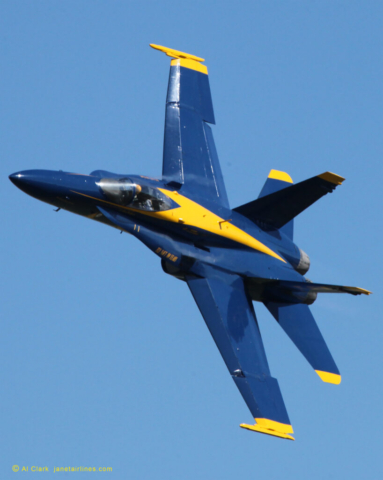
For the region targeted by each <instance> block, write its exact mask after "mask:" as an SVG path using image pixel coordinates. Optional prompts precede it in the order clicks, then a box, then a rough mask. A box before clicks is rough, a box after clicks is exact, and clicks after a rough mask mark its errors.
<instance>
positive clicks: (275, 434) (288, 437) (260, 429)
mask: <svg viewBox="0 0 383 480" xmlns="http://www.w3.org/2000/svg"><path fill="white" fill-rule="evenodd" d="M240 427H241V428H245V429H246V430H251V431H253V432H258V433H264V434H265V435H272V436H273V437H279V438H285V439H286V440H295V438H294V437H292V436H291V435H288V434H287V433H283V432H277V431H276V430H270V429H269V428H265V427H261V426H260V425H247V424H246V423H241V425H240Z"/></svg>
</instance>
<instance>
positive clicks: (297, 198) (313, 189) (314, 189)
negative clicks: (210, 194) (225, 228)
mask: <svg viewBox="0 0 383 480" xmlns="http://www.w3.org/2000/svg"><path fill="white" fill-rule="evenodd" d="M281 173H282V172H281ZM343 181H344V178H343V177H340V176H339V175H336V174H335V173H331V172H325V173H322V174H321V175H318V176H316V177H312V178H309V179H308V180H304V181H303V182H300V183H297V184H295V185H291V186H289V187H286V188H283V189H281V190H279V191H276V192H274V193H270V194H269V195H266V196H264V197H261V198H258V199H257V200H254V201H253V202H250V203H246V204H245V205H242V206H240V207H237V208H235V209H234V211H236V212H238V213H240V214H241V215H243V216H245V217H247V218H249V219H250V220H252V221H253V222H262V223H266V224H267V225H271V226H273V227H274V228H281V227H283V226H284V225H286V223H288V222H290V221H291V220H292V219H293V218H295V217H296V216H297V215H299V214H300V213H301V212H303V211H304V210H306V208H308V207H309V206H310V205H312V204H313V203H314V202H316V201H317V200H319V199H320V198H321V197H323V196H324V195H326V194H327V193H331V192H332V191H333V190H334V189H335V188H336V187H337V186H338V185H341V183H342V182H343Z"/></svg>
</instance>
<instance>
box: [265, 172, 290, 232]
mask: <svg viewBox="0 0 383 480" xmlns="http://www.w3.org/2000/svg"><path fill="white" fill-rule="evenodd" d="M292 183H293V180H292V178H291V177H290V175H289V174H288V173H285V172H280V171H279V170H271V171H270V173H269V176H268V177H267V180H266V182H265V184H264V185H263V188H262V190H261V193H260V194H259V197H258V198H261V197H265V196H266V195H270V193H275V192H278V191H279V190H282V189H283V188H286V187H289V186H290V185H291V184H292ZM280 230H281V232H282V233H284V234H285V235H286V236H287V237H289V238H290V239H291V240H293V236H294V220H290V222H288V223H286V225H284V226H283V227H282V228H281V229H280Z"/></svg>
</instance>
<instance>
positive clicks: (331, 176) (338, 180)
mask: <svg viewBox="0 0 383 480" xmlns="http://www.w3.org/2000/svg"><path fill="white" fill-rule="evenodd" d="M318 177H319V178H322V179H323V180H326V182H330V183H334V184H335V185H342V182H344V181H345V180H346V179H345V178H343V177H341V176H340V175H337V174H336V173H332V172H324V173H322V174H321V175H318Z"/></svg>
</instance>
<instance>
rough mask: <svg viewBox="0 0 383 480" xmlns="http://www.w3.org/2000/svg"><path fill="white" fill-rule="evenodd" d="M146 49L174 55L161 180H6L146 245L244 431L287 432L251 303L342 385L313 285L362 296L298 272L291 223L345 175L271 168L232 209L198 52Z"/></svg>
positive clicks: (44, 173) (39, 173)
mask: <svg viewBox="0 0 383 480" xmlns="http://www.w3.org/2000/svg"><path fill="white" fill-rule="evenodd" d="M151 46H152V47H153V48H155V49H157V50H160V51H162V52H164V53H166V55H168V56H169V57H171V58H172V60H171V63H170V76H169V85H168V92H167V99H166V115H165V137H164V150H163V166H162V178H150V177H146V176H141V175H119V174H116V173H111V172H108V171H104V170H96V171H94V172H92V173H91V174H90V175H82V174H75V173H66V172H62V171H49V170H26V171H21V172H17V173H14V174H13V175H10V177H9V178H10V180H11V181H12V182H13V183H14V184H15V185H16V186H17V187H19V188H20V189H21V190H23V191H24V192H25V193H27V194H29V195H31V196H32V197H35V198H37V199H38V200H42V201H43V202H46V203H49V204H51V205H55V206H56V207H58V209H65V210H68V211H70V212H73V213H77V214H79V215H83V216H84V217H87V218H91V219H92V220H96V221H98V222H102V223H105V224H106V225H109V226H111V227H115V228H117V229H119V230H122V231H125V232H127V233H130V234H131V235H134V236H135V237H137V238H138V239H139V240H140V241H141V242H143V243H144V244H145V245H146V246H147V247H148V248H149V249H150V250H152V251H153V252H154V253H155V254H156V255H157V256H158V257H159V258H160V259H161V265H162V268H163V270H164V271H165V272H166V273H168V274H169V275H173V276H174V277H176V278H178V279H180V280H182V281H184V282H186V284H187V286H188V287H189V289H190V291H191V293H192V295H193V297H194V300H195V301H196V303H197V305H198V307H199V309H200V311H201V314H202V316H203V318H204V320H205V322H206V325H207V326H208V328H209V330H210V333H211V334H212V336H213V338H214V341H215V343H216V344H217V347H218V349H219V351H220V353H221V355H222V357H223V359H224V361H225V363H226V366H227V368H228V370H229V372H230V375H231V376H232V378H233V380H234V382H235V384H236V385H237V387H238V389H239V391H240V393H241V395H242V396H243V399H244V400H245V402H246V404H247V406H248V407H249V410H250V412H251V414H252V416H253V418H254V419H255V424H254V425H247V424H241V427H243V428H245V429H248V430H252V431H256V432H260V433H265V434H269V435H274V436H276V437H281V438H286V439H291V440H294V438H293V437H292V436H291V434H292V433H293V429H292V426H291V423H290V420H289V417H288V414H287V411H286V407H285V405H284V402H283V399H282V395H281V392H280V389H279V386H278V382H277V380H276V379H275V378H273V377H272V376H271V373H270V369H269V366H268V363H267V359H266V354H265V350H264V347H263V343H262V339H261V335H260V331H259V327H258V323H257V319H256V316H255V313H254V308H253V303H252V301H253V300H255V301H258V302H263V303H264V305H265V306H266V308H267V309H268V310H269V311H270V313H271V315H272V316H273V317H274V318H275V319H276V321H277V322H278V323H279V324H280V325H281V327H282V328H283V330H284V331H285V332H286V333H287V335H288V336H289V337H290V339H291V340H292V341H293V342H294V344H295V345H296V346H297V348H298V349H299V350H300V351H301V353H302V354H303V356H304V357H305V358H306V360H307V361H308V362H309V363H310V365H311V366H312V367H313V368H314V370H315V371H316V373H317V374H318V375H319V377H320V378H321V379H322V380H323V381H324V382H329V383H334V384H339V383H340V380H341V377H340V373H339V370H338V368H337V366H336V364H335V362H334V360H333V358H332V356H331V353H330V351H329V349H328V348H327V345H326V343H325V341H324V339H323V337H322V335H321V333H320V331H319V328H318V326H317V324H316V323H315V320H314V318H313V316H312V314H311V312H310V309H309V305H310V304H312V303H313V302H314V301H315V299H316V297H317V294H318V293H320V292H324V293H350V294H352V295H360V294H367V295H368V294H369V293H370V292H369V291H367V290H364V289H361V288H357V287H346V286H338V285H326V284H319V283H312V282H311V281H309V280H308V279H306V278H305V277H304V275H305V274H306V272H307V271H308V269H309V266H310V260H309V257H308V256H307V255H306V253H304V252H303V251H302V250H301V249H300V248H299V247H298V246H297V245H296V244H295V243H294V242H293V222H294V218H295V217H296V216H297V215H299V214H300V213H301V212H302V211H303V210H305V209H306V208H307V207H309V206H310V205H312V204H313V203H314V202H316V201H317V200H319V199H320V198H321V197H323V196H324V195H326V194H327V193H331V192H332V191H333V190H334V189H335V188H336V187H337V186H338V185H341V183H342V182H343V180H344V178H342V177H340V176H338V175H335V174H334V173H331V172H325V173H322V174H321V175H317V176H315V177H312V178H310V179H308V180H305V181H302V182H300V183H297V184H293V181H292V179H291V178H290V176H289V175H288V174H287V173H284V172H280V171H276V170H271V172H270V174H269V176H268V178H267V180H266V183H265V185H264V187H263V189H262V191H261V193H260V194H259V197H258V198H257V199H256V200H254V201H252V202H250V203H247V204H245V205H241V206H239V207H237V208H234V209H231V208H230V206H229V201H228V197H227V194H226V189H225V184H224V181H223V177H222V172H221V168H220V165H219V160H218V156H217V151H216V148H215V144H214V139H213V135H212V130H211V128H210V126H209V125H208V124H214V123H215V120H214V112H213V104H212V99H211V94H210V86H209V79H208V71H207V68H206V66H205V65H204V64H203V63H202V62H204V59H203V58H199V57H196V56H194V55H189V54H187V53H183V52H179V51H177V50H172V49H170V48H166V47H161V46H159V45H151Z"/></svg>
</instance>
